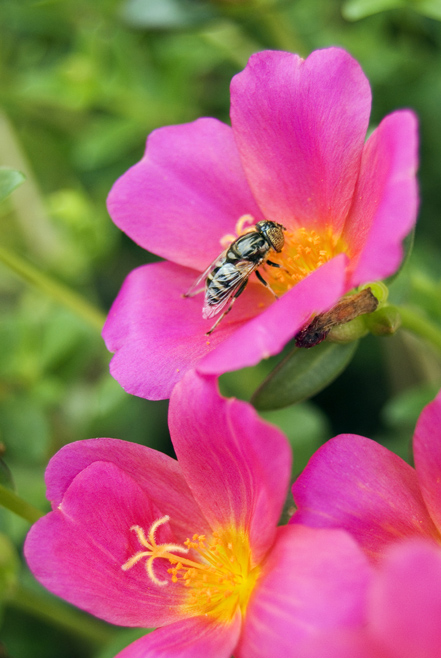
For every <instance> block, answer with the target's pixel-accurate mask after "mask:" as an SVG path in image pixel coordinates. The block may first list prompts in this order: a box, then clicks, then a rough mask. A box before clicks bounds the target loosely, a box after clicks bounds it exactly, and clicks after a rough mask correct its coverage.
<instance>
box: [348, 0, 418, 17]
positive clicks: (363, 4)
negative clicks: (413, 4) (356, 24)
mask: <svg viewBox="0 0 441 658" xmlns="http://www.w3.org/2000/svg"><path fill="white" fill-rule="evenodd" d="M405 5H406V0H348V1H347V2H345V4H344V5H343V8H342V10H341V13H342V14H343V18H346V20H347V21H358V20H360V18H365V17H366V16H372V14H378V13H380V12H381V11H386V10H387V9H396V8H397V7H404V6H405Z"/></svg>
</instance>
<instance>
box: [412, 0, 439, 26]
mask: <svg viewBox="0 0 441 658" xmlns="http://www.w3.org/2000/svg"><path fill="white" fill-rule="evenodd" d="M413 9H414V10H415V11H417V12H418V13H420V14H423V15H424V16H429V17H430V18H436V19H437V20H439V21H441V1H440V0H414V2H413Z"/></svg>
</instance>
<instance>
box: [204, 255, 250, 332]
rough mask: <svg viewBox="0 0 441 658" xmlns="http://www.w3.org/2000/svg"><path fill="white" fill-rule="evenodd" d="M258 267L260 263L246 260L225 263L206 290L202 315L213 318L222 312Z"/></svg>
mask: <svg viewBox="0 0 441 658" xmlns="http://www.w3.org/2000/svg"><path fill="white" fill-rule="evenodd" d="M257 267H258V263H252V262H250V261H246V260H244V261H239V262H237V263H235V264H234V265H233V264H231V263H225V264H224V265H223V266H222V267H221V268H220V269H219V272H217V273H216V275H215V278H214V279H213V281H212V283H211V286H210V287H209V288H208V289H207V290H206V291H205V303H204V308H203V309H202V317H203V318H204V319H206V318H212V317H214V316H215V315H217V314H218V313H220V312H221V311H222V309H223V308H224V307H225V306H226V305H227V304H228V302H229V301H230V299H232V298H233V297H234V295H235V294H236V292H237V291H238V290H239V288H240V286H241V285H242V284H243V283H244V281H247V279H248V278H249V277H250V275H251V274H252V273H253V272H254V270H256V269H257Z"/></svg>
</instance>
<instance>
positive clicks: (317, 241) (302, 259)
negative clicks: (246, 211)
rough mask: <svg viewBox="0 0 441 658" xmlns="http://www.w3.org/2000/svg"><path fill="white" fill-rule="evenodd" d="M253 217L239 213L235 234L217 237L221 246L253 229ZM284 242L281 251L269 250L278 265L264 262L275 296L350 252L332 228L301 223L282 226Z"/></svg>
mask: <svg viewBox="0 0 441 658" xmlns="http://www.w3.org/2000/svg"><path fill="white" fill-rule="evenodd" d="M255 224H256V220H255V219H254V217H253V216H252V215H242V217H240V218H239V219H238V221H237V222H236V226H235V231H236V234H235V235H234V234H232V233H231V234H230V233H228V234H226V235H224V236H222V238H221V239H220V244H221V247H222V248H223V249H227V248H228V247H229V246H230V244H232V243H233V242H234V241H235V240H237V238H238V237H240V236H241V235H244V234H245V233H249V232H250V231H253V230H254V225H255ZM284 238H285V244H284V246H283V249H282V250H281V252H280V253H277V252H276V251H272V252H271V262H272V263H276V264H277V265H280V267H278V268H275V267H271V266H269V265H266V264H265V263H263V265H262V268H263V269H264V270H265V279H266V280H267V281H268V283H269V285H270V286H271V289H272V290H273V291H274V292H275V293H276V295H277V296H278V297H280V296H281V295H283V294H284V293H285V292H288V290H290V289H291V288H292V287H293V286H295V285H296V284H297V283H299V281H301V280H302V279H304V278H305V277H306V276H308V274H311V272H313V271H314V270H316V269H317V268H319V267H320V266H321V265H324V264H325V263H327V262H328V261H329V260H331V259H332V258H334V256H337V255H338V254H341V253H346V254H348V255H350V254H349V249H348V245H347V244H346V243H345V241H344V240H343V238H341V237H339V236H337V235H335V234H334V233H333V231H332V228H330V227H329V228H327V229H325V230H323V231H320V230H314V229H310V230H307V229H306V228H304V227H301V228H298V229H296V230H285V233H284Z"/></svg>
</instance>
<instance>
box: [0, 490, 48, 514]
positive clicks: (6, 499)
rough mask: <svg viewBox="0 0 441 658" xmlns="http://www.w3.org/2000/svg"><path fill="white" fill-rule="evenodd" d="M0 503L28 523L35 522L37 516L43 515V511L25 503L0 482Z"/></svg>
mask: <svg viewBox="0 0 441 658" xmlns="http://www.w3.org/2000/svg"><path fill="white" fill-rule="evenodd" d="M0 505H1V506H2V507H6V509H8V510H9V511H10V512H14V514H17V516H21V518H22V519H25V520H26V521H29V522H30V523H35V521H38V519H39V518H41V517H42V516H44V514H43V512H40V510H39V509H37V508H36V507H34V506H33V505H31V504H30V503H27V502H26V501H25V500H23V499H22V498H20V496H17V494H16V493H14V492H13V491H11V490H10V489H7V488H6V487H4V486H3V485H2V484H0Z"/></svg>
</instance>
